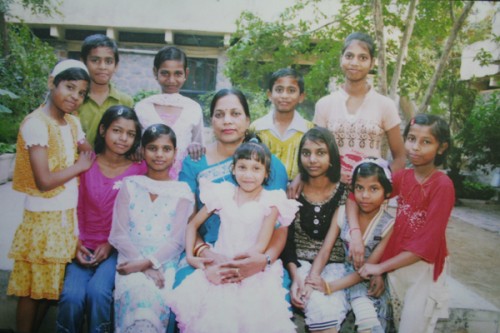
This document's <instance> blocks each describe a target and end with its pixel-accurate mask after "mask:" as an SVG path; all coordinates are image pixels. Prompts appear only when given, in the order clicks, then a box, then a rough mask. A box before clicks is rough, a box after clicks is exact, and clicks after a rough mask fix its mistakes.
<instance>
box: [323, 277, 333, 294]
mask: <svg viewBox="0 0 500 333" xmlns="http://www.w3.org/2000/svg"><path fill="white" fill-rule="evenodd" d="M323 282H325V295H331V293H332V290H331V289H330V285H329V284H328V282H326V280H324V279H323Z"/></svg>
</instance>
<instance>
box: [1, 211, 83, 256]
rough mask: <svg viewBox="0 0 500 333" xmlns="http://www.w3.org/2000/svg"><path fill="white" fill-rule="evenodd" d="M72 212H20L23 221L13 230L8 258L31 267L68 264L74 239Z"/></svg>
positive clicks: (75, 238)
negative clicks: (33, 265)
mask: <svg viewBox="0 0 500 333" xmlns="http://www.w3.org/2000/svg"><path fill="white" fill-rule="evenodd" d="M75 224H76V218H75V210H74V209H68V210H66V211H49V212H31V211H27V210H25V211H24V216H23V222H22V223H21V224H20V225H19V227H18V228H17V230H16V233H15V236H14V239H13V242H12V246H11V248H10V252H9V258H12V259H14V260H21V261H26V262H30V263H33V264H47V263H57V264H64V263H68V262H71V259H72V258H73V257H74V255H75V250H76V243H77V237H76V236H75V234H74V232H73V230H74V225H75Z"/></svg>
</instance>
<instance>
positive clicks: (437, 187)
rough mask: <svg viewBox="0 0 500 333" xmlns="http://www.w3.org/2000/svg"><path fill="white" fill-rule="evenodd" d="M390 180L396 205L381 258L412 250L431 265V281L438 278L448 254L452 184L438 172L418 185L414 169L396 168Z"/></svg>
mask: <svg viewBox="0 0 500 333" xmlns="http://www.w3.org/2000/svg"><path fill="white" fill-rule="evenodd" d="M392 179H393V185H394V191H393V194H394V195H398V208H397V213H396V221H395V224H394V230H393V232H392V236H391V238H390V239H389V242H388V244H387V247H386V248H385V251H384V254H383V255H382V259H381V261H385V260H387V259H390V258H392V257H394V256H396V255H398V254H399V253H401V252H403V251H409V252H412V253H414V254H416V255H417V256H419V257H421V258H422V259H423V260H425V261H427V262H429V263H431V264H434V280H437V278H438V277H439V275H440V274H441V272H442V271H443V267H444V261H445V258H446V256H447V255H448V250H447V248H446V226H447V225H448V220H449V218H450V215H451V210H452V209H453V205H454V203H455V188H454V187H453V183H452V182H451V179H450V178H448V176H446V175H445V174H444V173H442V172H439V171H438V172H435V173H434V174H433V175H432V176H431V177H430V178H429V179H428V180H427V181H426V182H425V183H424V184H420V183H419V182H418V181H417V180H416V179H415V171H414V170H413V169H406V170H401V171H398V172H396V173H395V174H394V175H393V177H392Z"/></svg>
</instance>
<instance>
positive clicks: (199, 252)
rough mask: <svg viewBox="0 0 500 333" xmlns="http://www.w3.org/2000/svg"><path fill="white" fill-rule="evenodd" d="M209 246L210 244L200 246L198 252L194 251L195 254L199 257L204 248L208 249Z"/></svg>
mask: <svg viewBox="0 0 500 333" xmlns="http://www.w3.org/2000/svg"><path fill="white" fill-rule="evenodd" d="M209 248H210V245H208V244H205V245H204V246H200V248H199V249H198V252H196V256H197V257H199V256H201V254H202V252H203V251H205V250H206V249H209Z"/></svg>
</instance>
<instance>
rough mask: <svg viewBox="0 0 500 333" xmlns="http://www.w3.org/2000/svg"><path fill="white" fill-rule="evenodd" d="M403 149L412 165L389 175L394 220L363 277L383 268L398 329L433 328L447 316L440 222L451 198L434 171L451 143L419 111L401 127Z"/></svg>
mask: <svg viewBox="0 0 500 333" xmlns="http://www.w3.org/2000/svg"><path fill="white" fill-rule="evenodd" d="M403 136H404V138H405V149H406V154H407V156H408V159H409V161H410V162H411V164H413V169H406V170H401V171H399V172H397V173H395V174H394V176H393V182H394V194H395V195H398V196H399V197H398V209H397V214H396V222H395V225H394V231H393V233H392V236H391V239H390V240H389V243H388V244H387V247H386V248H385V251H384V254H383V256H382V258H381V261H380V263H379V264H365V265H364V266H363V267H361V269H360V270H359V271H358V273H359V274H360V275H361V276H362V277H363V278H369V277H370V276H372V275H380V274H383V273H386V272H388V274H387V277H388V279H387V280H388V283H389V288H390V292H391V298H392V302H393V308H394V319H395V323H396V326H398V324H399V332H405V333H408V332H433V331H434V326H435V324H436V322H437V319H438V318H446V317H448V304H447V299H448V290H447V288H446V272H445V267H446V257H447V255H448V251H447V249H446V235H445V232H446V226H447V224H448V220H449V218H450V214H451V210H452V208H453V204H454V202H455V190H454V188H453V184H452V182H451V180H450V179H449V178H448V177H447V176H446V175H445V174H444V173H442V172H440V171H439V170H438V169H437V166H439V165H441V164H442V163H443V162H444V160H445V158H446V154H447V152H448V149H449V148H450V145H451V139H450V129H449V126H448V124H446V122H445V121H444V120H442V119H441V118H439V117H437V116H434V115H429V114H419V115H417V116H416V117H415V118H413V119H412V120H411V121H410V123H409V124H408V125H407V126H406V128H405V131H404V134H403Z"/></svg>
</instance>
